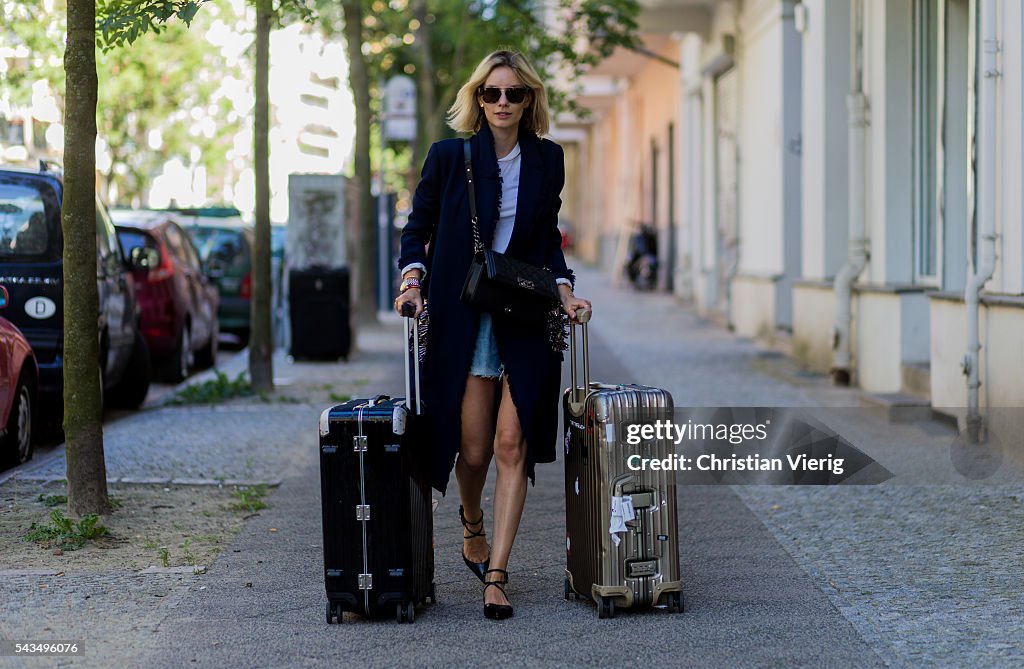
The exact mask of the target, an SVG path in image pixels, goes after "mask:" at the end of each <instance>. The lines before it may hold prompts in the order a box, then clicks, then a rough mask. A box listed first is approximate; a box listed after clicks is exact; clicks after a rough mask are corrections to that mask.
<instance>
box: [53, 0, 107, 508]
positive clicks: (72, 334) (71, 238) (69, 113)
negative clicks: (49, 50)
mask: <svg viewBox="0 0 1024 669" xmlns="http://www.w3.org/2000/svg"><path fill="white" fill-rule="evenodd" d="M67 8H68V41H67V48H66V49H65V51H64V71H65V73H66V74H67V98H66V105H65V108H64V110H65V118H64V124H65V128H66V130H65V134H64V156H65V163H66V165H65V172H64V197H63V207H62V214H61V227H62V229H63V234H64V435H65V439H66V441H67V455H66V456H65V457H66V460H67V479H68V513H69V514H70V515H72V516H82V515H85V514H89V513H97V514H99V513H106V511H107V510H108V509H109V501H108V500H107V467H106V463H105V462H104V460H103V405H102V399H101V398H102V389H101V387H100V378H101V377H100V374H101V371H100V370H99V368H98V363H97V361H98V360H99V359H100V351H99V333H98V332H97V324H98V321H99V295H98V293H97V290H96V95H97V93H96V86H97V81H96V1H95V0H68V5H67Z"/></svg>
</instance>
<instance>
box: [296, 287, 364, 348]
mask: <svg viewBox="0 0 1024 669" xmlns="http://www.w3.org/2000/svg"><path fill="white" fill-rule="evenodd" d="M349 285H350V280H349V271H348V268H347V267H336V268H326V267H310V268H307V269H292V270H289V272H288V314H289V318H290V322H291V331H292V344H291V350H290V351H289V353H290V354H291V356H292V357H293V358H296V359H299V360H302V359H310V360H337V359H338V358H345V359H348V354H349V350H350V349H351V347H352V328H351V326H350V324H349Z"/></svg>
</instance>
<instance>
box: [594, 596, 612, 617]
mask: <svg viewBox="0 0 1024 669" xmlns="http://www.w3.org/2000/svg"><path fill="white" fill-rule="evenodd" d="M597 617H598V618H614V617H615V598H614V597H598V598H597Z"/></svg>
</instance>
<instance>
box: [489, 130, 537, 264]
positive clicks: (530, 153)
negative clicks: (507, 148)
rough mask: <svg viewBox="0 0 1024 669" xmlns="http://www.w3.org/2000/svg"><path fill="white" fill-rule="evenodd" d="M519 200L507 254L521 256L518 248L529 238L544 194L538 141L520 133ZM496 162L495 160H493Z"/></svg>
mask: <svg viewBox="0 0 1024 669" xmlns="http://www.w3.org/2000/svg"><path fill="white" fill-rule="evenodd" d="M519 151H520V153H521V157H520V165H519V199H518V200H517V201H516V222H515V226H514V227H513V228H512V239H511V240H509V244H508V252H509V253H510V254H512V255H519V254H521V251H520V248H521V247H522V245H523V244H524V243H525V241H526V240H527V239H529V238H530V230H531V228H532V227H533V224H534V220H535V216H534V214H535V211H536V209H537V204H538V202H539V201H540V198H541V195H542V194H543V192H544V161H543V159H542V156H541V146H540V140H538V139H537V137H536V135H533V134H530V133H523V132H520V135H519ZM495 162H497V159H495Z"/></svg>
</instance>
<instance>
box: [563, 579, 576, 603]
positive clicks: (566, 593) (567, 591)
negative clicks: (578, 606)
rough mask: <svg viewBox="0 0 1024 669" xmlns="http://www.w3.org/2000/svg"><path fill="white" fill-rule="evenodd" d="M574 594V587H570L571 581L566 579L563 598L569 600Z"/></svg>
mask: <svg viewBox="0 0 1024 669" xmlns="http://www.w3.org/2000/svg"><path fill="white" fill-rule="evenodd" d="M572 594H573V592H572V586H571V585H569V579H565V586H564V588H563V589H562V596H563V597H565V599H566V600H568V599H569V597H570V596H571V595H572Z"/></svg>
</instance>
